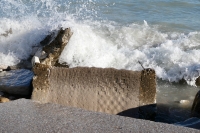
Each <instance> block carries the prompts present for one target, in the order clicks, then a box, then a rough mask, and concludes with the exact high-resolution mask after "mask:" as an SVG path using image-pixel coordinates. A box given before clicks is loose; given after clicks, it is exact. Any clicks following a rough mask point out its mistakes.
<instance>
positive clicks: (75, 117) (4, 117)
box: [0, 99, 199, 133]
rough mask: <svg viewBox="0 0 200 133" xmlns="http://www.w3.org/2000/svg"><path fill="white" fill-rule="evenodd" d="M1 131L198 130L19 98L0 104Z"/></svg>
mask: <svg viewBox="0 0 200 133" xmlns="http://www.w3.org/2000/svg"><path fill="white" fill-rule="evenodd" d="M0 112H1V115H0V123H1V126H0V132H27V133H46V132H62V133H70V132H82V133H88V132H103V133H107V132H109V133H110V132H114V133H118V132H123V133H126V132H129V133H131V132H132V133H147V132H148V133H161V132H162V133H171V132H175V133H198V132H199V131H198V130H195V129H190V128H185V127H181V126H174V125H169V124H163V123H155V122H151V121H145V120H139V119H134V118H128V117H122V116H117V115H109V114H104V113H97V112H91V111H85V110H82V109H77V108H72V107H63V106H60V105H56V104H40V103H38V102H34V101H31V100H25V99H21V100H16V101H14V102H9V103H6V104H5V103H3V104H0Z"/></svg>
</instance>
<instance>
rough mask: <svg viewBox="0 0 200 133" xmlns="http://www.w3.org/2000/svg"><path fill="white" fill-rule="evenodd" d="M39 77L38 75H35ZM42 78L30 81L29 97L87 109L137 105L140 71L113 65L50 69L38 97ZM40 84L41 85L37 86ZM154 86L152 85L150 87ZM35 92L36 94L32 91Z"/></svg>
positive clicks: (118, 109)
mask: <svg viewBox="0 0 200 133" xmlns="http://www.w3.org/2000/svg"><path fill="white" fill-rule="evenodd" d="M39 77H40V76H39ZM41 81H43V80H39V81H37V79H36V80H33V87H34V91H33V95H32V99H33V100H39V101H40V102H43V103H47V102H50V103H58V104H61V105H66V106H72V107H79V108H83V109H87V110H92V111H98V112H105V113H110V114H118V113H120V112H122V111H124V110H128V109H131V108H136V107H138V106H139V88H140V83H141V72H140V71H135V72H134V71H128V70H117V69H113V68H106V69H102V68H87V67H81V68H80V67H79V68H71V69H67V68H51V69H50V75H49V77H48V83H49V85H48V86H46V89H45V93H43V94H44V95H45V94H46V95H45V96H44V95H43V96H42V97H45V99H46V100H44V101H43V100H41V98H39V97H41V96H39V95H40V93H37V92H38V90H40V89H37V88H43V87H42V86H44V84H42V83H41V85H39V86H38V85H37V86H35V85H36V84H37V83H38V82H41ZM40 86H41V87H40ZM154 89H155V88H154ZM36 93H37V94H36Z"/></svg>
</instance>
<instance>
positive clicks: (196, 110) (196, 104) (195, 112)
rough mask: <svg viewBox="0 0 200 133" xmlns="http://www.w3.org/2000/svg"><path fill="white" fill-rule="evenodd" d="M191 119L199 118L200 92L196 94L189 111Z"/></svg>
mask: <svg viewBox="0 0 200 133" xmlns="http://www.w3.org/2000/svg"><path fill="white" fill-rule="evenodd" d="M191 116H192V117H198V118H200V91H199V92H197V94H196V96H195V99H194V102H193V105H192V110H191Z"/></svg>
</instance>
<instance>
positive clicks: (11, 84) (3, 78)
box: [0, 69, 34, 95]
mask: <svg viewBox="0 0 200 133" xmlns="http://www.w3.org/2000/svg"><path fill="white" fill-rule="evenodd" d="M33 75H34V74H33V72H32V71H30V70H26V69H18V70H11V71H3V72H0V91H2V92H6V93H9V94H14V95H30V92H31V82H32V78H33Z"/></svg>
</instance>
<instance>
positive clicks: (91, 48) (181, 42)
mask: <svg viewBox="0 0 200 133" xmlns="http://www.w3.org/2000/svg"><path fill="white" fill-rule="evenodd" d="M96 27H99V28H96ZM72 29H73V32H74V34H73V36H72V38H71V40H70V42H69V44H68V45H67V46H66V48H65V50H64V52H63V53H62V56H61V57H60V62H61V63H63V62H67V63H68V64H69V65H70V67H76V66H89V67H93V66H95V67H103V68H105V67H114V68H117V69H128V70H141V69H142V68H141V66H140V65H139V64H138V61H140V62H142V63H143V66H144V67H145V68H153V69H155V70H156V73H157V76H158V78H161V79H163V80H168V81H170V82H178V81H179V80H181V79H185V80H186V81H187V82H188V84H190V85H195V80H196V78H197V77H198V76H199V75H200V65H199V62H200V57H199V56H198V55H199V52H200V50H199V49H198V48H199V47H200V44H199V43H198V42H199V40H200V33H199V32H192V33H189V34H187V35H186V34H183V33H174V32H171V33H161V32H159V31H158V29H157V28H156V27H153V26H152V27H150V26H148V24H147V22H144V25H137V24H132V25H128V26H120V27H119V26H116V25H113V24H108V23H107V24H103V23H98V24H96V25H95V26H94V25H90V24H88V22H87V23H82V24H76V26H74V27H73V28H72Z"/></svg>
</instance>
